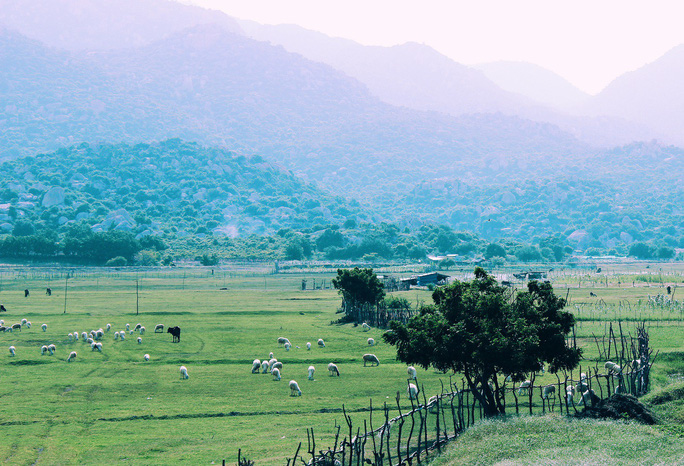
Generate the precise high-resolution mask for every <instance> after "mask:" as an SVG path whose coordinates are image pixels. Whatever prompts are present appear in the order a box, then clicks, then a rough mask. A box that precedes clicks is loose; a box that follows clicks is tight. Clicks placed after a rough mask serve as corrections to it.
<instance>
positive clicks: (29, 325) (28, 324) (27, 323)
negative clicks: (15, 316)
mask: <svg viewBox="0 0 684 466" xmlns="http://www.w3.org/2000/svg"><path fill="white" fill-rule="evenodd" d="M26 328H31V321H30V320H29V321H28V322H26Z"/></svg>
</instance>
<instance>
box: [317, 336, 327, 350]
mask: <svg viewBox="0 0 684 466" xmlns="http://www.w3.org/2000/svg"><path fill="white" fill-rule="evenodd" d="M318 346H320V347H321V348H325V342H324V341H323V339H322V338H319V339H318Z"/></svg>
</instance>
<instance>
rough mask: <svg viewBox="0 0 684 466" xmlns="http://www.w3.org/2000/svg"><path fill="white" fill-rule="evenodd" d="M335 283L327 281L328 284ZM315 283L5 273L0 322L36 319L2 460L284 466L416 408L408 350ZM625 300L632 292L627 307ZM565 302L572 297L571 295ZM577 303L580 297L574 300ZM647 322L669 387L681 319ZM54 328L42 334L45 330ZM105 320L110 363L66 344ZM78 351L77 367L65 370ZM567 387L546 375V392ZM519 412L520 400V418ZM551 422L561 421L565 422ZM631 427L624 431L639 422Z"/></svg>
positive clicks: (427, 388)
mask: <svg viewBox="0 0 684 466" xmlns="http://www.w3.org/2000/svg"><path fill="white" fill-rule="evenodd" d="M333 276H334V275H333V274H317V275H316V276H315V278H316V281H317V282H318V283H320V281H321V280H323V279H325V280H326V281H327V282H328V283H329V281H330V279H331V278H332V277H333ZM304 278H306V279H310V278H311V276H310V275H307V274H279V275H270V274H267V275H263V274H262V272H261V271H260V272H258V273H254V272H251V271H250V270H249V269H241V270H239V271H222V270H220V269H217V270H216V271H215V273H214V274H213V275H212V274H211V269H204V268H195V269H177V270H168V269H154V270H147V271H135V272H133V271H126V270H122V271H115V270H102V269H85V268H77V269H74V273H73V276H72V277H71V278H70V279H69V280H68V281H65V279H64V271H63V270H62V271H46V272H41V271H40V270H39V269H38V270H37V269H28V270H24V269H20V270H13V271H5V272H2V273H0V303H2V304H4V305H5V307H7V309H8V312H7V313H2V314H0V319H4V320H5V322H6V323H14V322H19V321H20V320H21V319H22V318H27V319H28V320H30V321H31V322H32V324H33V325H32V328H30V329H27V328H23V329H22V331H21V332H14V333H4V334H0V462H2V463H5V464H33V463H34V462H38V463H39V464H110V463H113V462H123V461H125V462H126V463H130V464H168V463H171V462H180V463H184V464H209V463H211V461H214V462H216V463H218V464H220V462H221V460H223V459H226V461H227V463H234V462H235V461H236V459H237V450H238V448H241V449H242V451H243V454H246V455H247V456H249V457H250V458H252V459H254V460H256V463H257V464H259V465H262V464H269V465H270V464H273V465H275V464H284V463H285V461H286V458H288V457H291V456H292V455H293V454H294V451H295V450H296V448H297V445H298V444H299V442H304V449H306V429H307V428H309V427H313V428H314V430H315V434H316V439H317V448H319V449H320V448H326V447H329V446H332V443H333V435H334V432H335V425H340V424H341V425H345V423H344V419H343V416H342V413H341V409H342V406H343V405H344V406H345V408H346V409H347V411H348V413H350V415H351V416H352V419H353V420H354V423H355V425H362V424H363V420H364V419H368V412H367V409H368V406H369V404H370V401H371V400H372V402H373V406H374V407H382V405H383V404H384V403H387V404H388V406H389V407H390V409H391V414H392V415H394V414H396V406H395V396H396V394H397V392H400V393H401V395H402V399H401V405H402V409H408V407H409V402H408V400H407V399H406V396H405V393H406V384H407V380H406V378H407V374H406V365H405V364H402V363H399V362H397V361H396V360H395V355H396V352H395V350H394V348H393V347H391V346H389V345H386V344H384V343H383V341H382V331H381V330H378V329H372V330H371V331H369V332H363V331H362V329H361V327H360V326H359V327H354V326H353V325H349V324H347V325H337V324H331V322H332V321H335V320H337V319H338V318H339V317H340V315H339V314H336V310H337V308H338V307H339V303H340V298H339V296H338V294H337V293H336V291H335V290H332V289H321V290H316V291H313V290H306V291H302V290H301V280H302V279H304ZM136 279H137V280H138V292H137V297H136ZM65 284H66V285H67V287H68V288H67V296H66V298H67V299H66V306H65ZM309 284H311V281H309ZM47 286H51V287H52V291H53V294H52V296H46V295H45V287H47ZM25 288H28V289H29V290H30V291H31V295H30V296H29V297H28V298H25V297H24V295H23V290H24V289H25ZM620 290H623V291H625V293H627V294H626V295H624V296H622V298H620V297H619V296H621V295H620V293H621V291H620ZM600 291H601V292H602V291H605V290H599V289H598V288H597V289H596V293H597V294H598V293H599V292H600ZM647 291H648V290H646V288H645V287H641V289H639V288H638V287H634V289H632V288H631V287H630V288H616V289H614V290H611V291H610V296H608V294H606V298H605V299H606V300H607V302H609V303H617V302H619V301H620V300H622V301H623V302H624V300H626V299H629V300H632V301H634V302H636V301H637V300H638V299H639V298H638V296H641V295H642V294H644V293H647ZM557 292H558V294H561V295H563V289H562V288H561V289H559V290H558V291H557ZM574 293H575V290H574V289H571V291H570V296H573V294H574ZM577 293H578V294H577V295H576V296H573V298H572V300H579V299H580V293H581V294H586V295H588V289H585V288H581V292H580V291H578V292H577ZM399 295H400V296H402V297H404V298H406V299H408V300H409V301H411V302H412V303H413V304H416V303H421V302H425V303H429V302H431V293H430V292H429V291H425V290H419V291H415V290H412V291H409V292H401V293H399ZM644 295H645V294H644ZM582 299H585V298H584V297H583V296H582ZM587 299H588V298H587ZM571 302H573V301H571ZM136 307H137V308H138V309H139V315H136ZM65 308H66V313H65V312H64V311H65ZM644 312H646V311H644ZM646 316H647V317H648V318H649V319H650V320H649V324H648V325H649V327H650V331H651V345H652V347H654V348H656V349H659V350H660V351H661V353H662V354H661V355H659V360H658V361H657V363H656V366H655V368H654V371H653V379H654V381H655V382H656V383H657V385H659V386H664V385H665V384H667V383H669V382H671V381H672V377H673V374H676V373H680V374H681V373H683V372H684V367H682V358H681V354H682V353H681V352H682V351H684V344H683V339H682V336H683V334H684V325H682V323H681V322H679V321H676V320H671V321H667V320H665V319H663V318H661V316H660V315H658V314H657V313H653V312H650V311H648V312H646ZM580 317H582V316H580ZM590 317H591V316H589V315H587V319H586V320H585V319H583V320H580V322H579V323H578V327H577V337H578V343H579V344H580V345H581V346H582V347H583V348H584V350H585V353H584V355H585V358H586V361H583V364H590V365H592V367H593V366H594V365H596V364H602V362H601V361H598V357H597V354H598V353H597V350H596V348H595V343H594V341H593V337H592V335H593V334H596V335H598V336H600V335H603V333H604V330H605V328H606V325H607V321H608V320H610V319H609V317H610V316H609V315H608V314H606V315H605V316H601V315H598V314H597V315H596V319H592V318H590ZM597 319H598V320H597ZM44 322H45V323H47V324H48V330H47V331H46V332H43V331H42V330H41V328H40V325H41V324H42V323H44ZM138 322H140V323H141V324H142V325H144V326H145V327H146V329H147V332H146V334H145V335H143V336H142V339H143V343H142V344H141V345H138V344H137V342H136V338H137V336H138V334H137V333H135V334H133V335H128V334H127V335H126V340H125V341H123V342H122V341H114V338H113V333H114V332H115V331H118V330H122V329H124V326H125V324H126V323H129V324H130V325H131V327H133V326H134V325H135V324H136V323H138ZM107 323H111V324H112V330H111V331H110V332H109V333H108V334H106V336H105V338H104V339H103V340H102V342H103V346H104V348H103V352H102V353H97V352H92V351H91V350H90V348H89V347H88V345H86V344H84V343H83V342H82V341H80V336H79V341H74V342H69V340H68V339H67V334H68V333H70V332H74V331H78V332H79V333H80V332H83V331H86V332H88V331H90V330H91V329H98V328H100V327H102V328H104V327H105V325H106V324H107ZM158 323H163V324H164V325H165V327H166V328H168V327H169V326H174V325H178V326H180V327H181V328H182V334H181V342H180V343H177V344H174V343H172V342H171V335H169V334H167V333H163V334H160V333H156V334H155V333H154V332H153V329H154V326H155V325H156V324H158ZM634 325H635V322H623V330H624V331H625V332H630V331H631V332H632V334H634V331H633V328H634ZM280 336H285V337H287V338H289V339H290V341H291V342H292V343H293V345H294V347H293V349H292V350H291V351H289V352H286V351H285V350H284V348H283V347H280V346H279V345H278V344H277V343H276V339H277V338H278V337H280ZM368 337H373V338H374V339H375V341H376V342H377V345H376V346H375V347H373V348H369V346H368V345H367V343H366V339H367V338H368ZM318 338H323V339H324V340H325V342H326V347H325V348H319V347H318V346H317V345H316V341H317V339H318ZM307 341H310V342H311V343H312V345H313V348H312V350H311V351H306V349H305V344H306V342H307ZM50 343H54V344H55V345H57V353H56V355H55V356H41V355H40V346H41V345H43V344H50ZM9 345H14V346H15V347H16V349H17V351H16V356H15V357H10V355H9V352H8V351H7V347H8V346H9ZM296 346H299V348H296ZM73 350H75V351H77V352H78V357H77V358H76V360H75V361H74V362H73V363H66V361H65V360H66V357H67V356H68V354H69V352H70V351H73ZM270 351H273V352H274V353H275V356H276V357H277V358H278V359H279V360H281V361H283V362H284V367H283V370H282V376H283V378H282V380H281V381H279V382H275V381H272V378H271V376H270V375H269V374H251V364H252V360H253V359H255V358H258V359H264V358H267V357H268V354H269V352H270ZM367 352H372V353H375V354H376V355H377V356H378V357H379V359H380V361H381V365H380V366H379V367H363V364H362V355H363V354H364V353H367ZM678 352H679V353H678ZM144 353H149V354H150V356H151V360H150V361H149V362H144V361H143V359H142V355H143V354H144ZM673 355H674V356H673ZM677 355H679V356H677ZM661 361H662V364H661ZM329 362H335V363H336V364H337V365H338V366H339V368H340V371H341V374H342V376H341V377H340V378H334V377H329V376H328V373H327V370H326V366H327V364H328V363H329ZM180 365H185V366H187V367H188V371H189V375H190V378H189V379H188V380H181V379H180V378H179V371H178V367H179V366H180ZM309 365H314V366H315V367H316V374H315V381H308V380H307V368H308V366H309ZM675 377H676V376H675ZM290 379H296V380H297V381H298V383H299V385H300V387H301V389H302V391H303V396H302V397H294V398H293V397H290V396H289V394H290V391H289V388H288V386H287V383H288V381H289V380H290ZM456 380H460V378H457V379H454V381H456ZM419 381H420V385H421V387H422V388H423V393H424V394H425V395H426V396H427V397H429V396H431V395H432V394H436V393H439V392H440V391H441V390H442V384H444V385H448V384H449V377H448V376H446V375H444V374H439V373H436V372H434V371H432V370H428V371H425V370H421V369H419ZM556 381H557V379H556V377H555V376H553V375H551V374H548V373H547V374H544V375H541V374H540V375H539V377H538V379H537V381H536V382H535V383H536V384H540V383H555V382H556ZM537 398H538V397H537ZM521 401H522V399H521ZM512 402H513V399H512V398H511V399H510V400H508V403H509V410H510V409H512V404H511V403H512ZM665 405H668V406H670V405H672V406H675V407H673V408H671V409H672V413H671V415H672V418H673V419H680V416H681V415H682V413H681V410H680V408H677V407H676V406H681V405H677V403H676V402H675V403H674V404H667V403H665V404H663V406H665ZM535 406H536V405H535ZM557 409H558V408H557V407H556V411H557ZM668 409H670V408H668ZM663 410H665V408H663ZM509 412H510V411H509ZM524 412H526V405H525V404H524V403H523V404H521V413H524ZM521 419H522V418H521ZM533 419H538V417H536V416H535V417H534V418H533ZM550 419H555V420H557V419H561V420H562V418H557V416H555V415H552V417H551V418H550ZM376 421H379V417H378V418H376ZM487 422H489V421H487ZM514 422H523V421H517V420H514V419H509V420H507V421H505V423H504V424H505V425H504V426H503V427H502V428H504V429H505V428H506V423H508V424H507V425H513V424H511V423H514ZM528 422H532V421H528ZM539 422H543V421H539ZM562 422H565V421H562ZM577 422H579V421H577ZM582 422H594V421H582ZM554 423H556V424H557V423H558V422H556V421H554ZM577 425H580V424H577ZM581 425H582V426H583V425H584V424H581ZM597 426H598V427H596V432H598V431H601V429H603V431H602V432H604V434H603V435H604V436H605V432H606V431H605V429H606V427H605V426H604V425H603V424H597ZM601 426H603V427H601ZM626 426H627V427H624V429H626V430H629V429H631V428H632V427H633V426H632V425H631V424H630V425H626ZM634 428H635V429H637V430H638V435H642V434H643V435H646V434H644V432H647V433H648V435H653V436H654V437H653V438H656V439H661V437H658V435H660V436H665V437H666V438H669V437H667V436H668V435H669V436H672V435H673V434H672V433H671V432H669V431H666V430H660V431H659V430H657V429H656V430H655V431H654V432H655V434H652V433H650V432H651V431H643V432H642V431H641V430H639V429H641V427H634ZM491 429H494V428H493V427H491ZM587 429H589V428H587ZM591 429H594V428H593V427H592V428H591ZM513 430H515V429H513ZM596 435H597V436H598V434H596ZM625 435H627V434H625ZM635 435H637V434H635ZM556 437H558V438H557V440H558V442H559V445H560V446H559V447H558V448H564V447H563V443H562V439H561V437H562V436H561V434H558V435H557V436H556ZM464 438H466V437H464ZM626 438H627V437H626ZM644 438H651V437H644ZM502 441H503V440H502ZM658 442H661V440H658ZM458 443H462V440H459V441H457V442H455V444H458ZM661 443H662V445H665V447H664V448H665V451H666V452H667V451H672V452H673V454H674V452H676V451H677V450H676V449H674V447H672V448H671V447H670V446H668V445H669V444H668V443H667V441H665V440H663V441H662V442H661ZM661 443H657V444H658V445H660V444H661ZM540 445H542V444H540ZM544 445H547V444H544ZM548 445H553V443H548ZM549 448H550V449H552V448H554V447H549ZM539 451H541V447H539ZM538 454H540V455H541V453H538ZM542 457H543V456H539V458H542ZM482 458H487V457H485V456H483V457H482ZM575 458H577V456H576V457H575ZM540 461H541V460H540ZM541 462H543V461H541ZM445 464H449V463H445ZM462 464H466V463H462ZM472 464H477V463H472ZM480 464H484V463H480ZM551 464H552V463H551ZM559 464H565V463H559ZM574 464H577V463H574Z"/></svg>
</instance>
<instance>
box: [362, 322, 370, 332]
mask: <svg viewBox="0 0 684 466" xmlns="http://www.w3.org/2000/svg"><path fill="white" fill-rule="evenodd" d="M361 328H363V331H364V332H367V331H369V330H370V325H368V324H367V323H365V322H364V323H362V324H361Z"/></svg>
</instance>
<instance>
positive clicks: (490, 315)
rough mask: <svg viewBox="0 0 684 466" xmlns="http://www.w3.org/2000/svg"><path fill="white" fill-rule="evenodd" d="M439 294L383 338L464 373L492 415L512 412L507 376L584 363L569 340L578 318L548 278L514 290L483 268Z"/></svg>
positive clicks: (423, 361) (400, 355)
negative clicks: (507, 408)
mask: <svg viewBox="0 0 684 466" xmlns="http://www.w3.org/2000/svg"><path fill="white" fill-rule="evenodd" d="M432 297H433V300H434V305H431V306H426V307H424V308H423V309H422V310H421V313H420V315H417V316H414V317H413V318H411V320H410V321H409V322H408V323H407V324H402V323H399V322H396V321H393V322H390V330H389V331H388V332H386V333H385V334H384V335H383V338H384V339H385V341H387V342H388V343H390V344H391V345H394V346H396V347H397V359H399V360H400V361H403V362H405V363H408V364H418V365H420V366H422V367H423V368H426V369H427V368H428V367H434V368H435V369H438V370H441V371H453V372H458V373H461V374H462V375H463V377H464V378H465V380H466V381H467V383H468V386H469V388H470V389H471V390H472V392H473V394H474V396H475V397H476V398H477V399H478V401H479V402H480V403H481V404H482V406H483V408H484V411H485V414H486V415H487V416H494V415H498V414H503V413H504V406H503V403H502V400H501V397H500V396H496V394H495V391H498V389H499V383H500V382H501V381H502V380H503V377H505V376H506V375H511V376H513V378H514V380H521V379H522V378H523V377H525V375H526V374H527V373H530V372H534V371H536V370H538V369H539V364H540V363H547V364H549V371H550V372H552V373H553V372H557V371H558V370H562V369H572V368H574V367H576V366H577V364H578V363H579V360H580V356H581V352H580V350H579V349H575V348H569V347H567V346H566V344H565V336H566V335H568V333H569V332H570V331H571V329H572V327H573V325H574V324H575V320H574V317H573V315H572V314H570V313H569V312H564V311H563V310H562V309H563V307H564V306H565V300H564V299H562V298H559V297H557V296H556V295H555V294H554V292H553V288H552V287H551V285H550V284H548V283H539V282H534V281H533V282H530V283H529V284H528V289H527V291H521V292H518V293H517V294H515V295H512V294H511V292H510V290H509V289H508V288H506V287H502V286H500V285H499V284H498V283H497V282H496V280H495V279H494V278H493V277H491V276H490V275H488V274H487V272H485V271H484V269H482V268H479V267H478V268H476V269H475V278H474V279H473V280H472V281H467V282H461V281H456V282H454V283H452V284H450V285H449V286H446V287H442V288H438V289H437V290H435V292H434V293H433V295H432ZM499 393H500V392H499Z"/></svg>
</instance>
